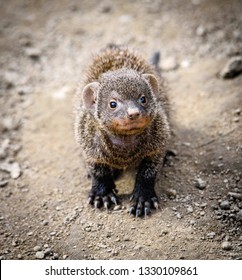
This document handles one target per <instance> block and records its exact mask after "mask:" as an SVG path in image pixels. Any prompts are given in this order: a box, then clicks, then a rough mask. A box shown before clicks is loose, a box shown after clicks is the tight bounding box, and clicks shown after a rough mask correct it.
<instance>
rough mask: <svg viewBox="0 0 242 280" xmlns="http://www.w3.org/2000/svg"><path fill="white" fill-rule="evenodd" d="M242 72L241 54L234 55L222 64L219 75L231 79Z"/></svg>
mask: <svg viewBox="0 0 242 280" xmlns="http://www.w3.org/2000/svg"><path fill="white" fill-rule="evenodd" d="M241 73H242V56H234V57H232V58H231V59H230V60H228V62H227V63H226V64H225V65H224V67H223V69H222V70H221V71H220V73H219V75H220V77H221V78H223V79H233V78H235V77H237V76H238V75H240V74H241Z"/></svg>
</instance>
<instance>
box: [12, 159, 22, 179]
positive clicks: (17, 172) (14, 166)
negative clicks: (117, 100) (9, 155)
mask: <svg viewBox="0 0 242 280" xmlns="http://www.w3.org/2000/svg"><path fill="white" fill-rule="evenodd" d="M20 174H21V170H20V166H19V164H18V163H17V162H14V163H13V164H12V167H11V177H12V178H13V179H17V178H18V177H19V176H20Z"/></svg>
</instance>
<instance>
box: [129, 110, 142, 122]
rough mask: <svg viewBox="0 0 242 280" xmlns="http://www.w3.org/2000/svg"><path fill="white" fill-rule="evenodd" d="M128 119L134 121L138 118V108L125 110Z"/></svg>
mask: <svg viewBox="0 0 242 280" xmlns="http://www.w3.org/2000/svg"><path fill="white" fill-rule="evenodd" d="M127 115H128V118H129V119H131V120H136V119H137V118H138V117H139V116H140V111H139V109H138V108H129V109H128V110H127Z"/></svg>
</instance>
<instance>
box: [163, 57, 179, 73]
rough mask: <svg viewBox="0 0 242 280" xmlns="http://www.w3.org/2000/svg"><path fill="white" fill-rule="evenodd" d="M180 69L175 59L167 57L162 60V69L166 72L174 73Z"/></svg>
mask: <svg viewBox="0 0 242 280" xmlns="http://www.w3.org/2000/svg"><path fill="white" fill-rule="evenodd" d="M177 68H178V64H177V61H176V59H175V57H173V56H171V57H166V58H164V59H163V60H161V69H162V70H164V71H172V70H175V69H177Z"/></svg>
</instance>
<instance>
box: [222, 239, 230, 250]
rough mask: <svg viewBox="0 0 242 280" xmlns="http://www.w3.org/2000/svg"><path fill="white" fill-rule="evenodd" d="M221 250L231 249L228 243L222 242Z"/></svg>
mask: <svg viewBox="0 0 242 280" xmlns="http://www.w3.org/2000/svg"><path fill="white" fill-rule="evenodd" d="M221 247H222V249H223V250H227V251H228V250H231V249H232V244H231V242H229V241H224V242H223V243H222V245H221Z"/></svg>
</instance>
